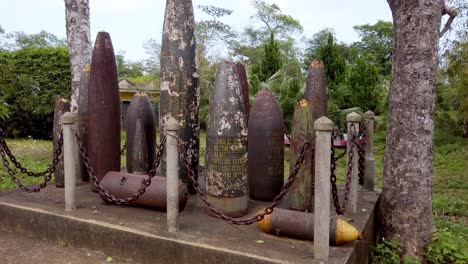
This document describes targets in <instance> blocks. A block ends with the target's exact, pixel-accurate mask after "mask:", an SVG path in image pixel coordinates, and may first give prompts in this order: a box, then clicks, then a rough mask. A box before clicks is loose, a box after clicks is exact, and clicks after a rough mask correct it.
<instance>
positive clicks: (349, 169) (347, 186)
mask: <svg viewBox="0 0 468 264" xmlns="http://www.w3.org/2000/svg"><path fill="white" fill-rule="evenodd" d="M353 130H355V128H354V125H353V124H351V135H352V137H353V139H352V140H351V141H350V142H351V143H352V144H351V145H350V147H349V151H348V150H346V151H345V152H344V154H346V153H347V154H348V160H347V164H346V168H347V169H346V181H345V192H344V199H343V204H342V205H341V206H340V200H339V198H338V187H337V186H336V174H335V169H336V161H337V160H338V159H339V158H341V157H343V156H344V155H343V153H342V154H341V155H339V156H338V157H335V147H334V145H333V137H332V138H331V141H332V142H331V166H330V182H331V187H332V197H333V204H334V206H335V211H336V213H337V214H338V215H344V213H345V211H346V207H347V206H348V202H349V193H350V191H351V181H352V176H353V157H354V146H355V145H356V143H357V142H356V140H355V137H356V134H355V133H354V132H355V131H354V132H353Z"/></svg>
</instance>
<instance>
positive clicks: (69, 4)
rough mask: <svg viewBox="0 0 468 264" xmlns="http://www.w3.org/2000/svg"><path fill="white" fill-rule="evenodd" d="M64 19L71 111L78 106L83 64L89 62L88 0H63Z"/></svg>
mask: <svg viewBox="0 0 468 264" xmlns="http://www.w3.org/2000/svg"><path fill="white" fill-rule="evenodd" d="M65 19H66V22H67V23H66V28H67V45H68V52H69V56H70V63H71V72H72V83H71V91H72V92H71V94H72V96H71V110H72V111H73V110H75V109H77V108H78V90H79V87H80V79H81V72H82V70H83V67H84V66H85V64H87V63H91V41H90V39H91V36H90V22H89V0H80V1H77V0H65Z"/></svg>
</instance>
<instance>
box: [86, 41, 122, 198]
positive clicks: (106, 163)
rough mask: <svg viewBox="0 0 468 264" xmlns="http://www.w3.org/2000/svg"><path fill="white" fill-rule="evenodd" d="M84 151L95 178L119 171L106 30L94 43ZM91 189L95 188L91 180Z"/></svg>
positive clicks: (113, 69)
mask: <svg viewBox="0 0 468 264" xmlns="http://www.w3.org/2000/svg"><path fill="white" fill-rule="evenodd" d="M88 152H89V159H90V162H91V166H92V167H93V168H94V171H95V172H96V177H97V178H98V179H99V180H101V179H102V177H104V175H105V174H106V173H107V172H109V171H120V98H119V82H118V79H117V66H116V62H115V55H114V49H113V47H112V41H111V38H110V35H109V33H106V32H99V33H98V35H97V38H96V43H95V44H94V50H93V56H92V62H91V76H90V86H89V92H88ZM91 189H92V190H94V191H96V187H95V186H94V184H93V183H92V181H91Z"/></svg>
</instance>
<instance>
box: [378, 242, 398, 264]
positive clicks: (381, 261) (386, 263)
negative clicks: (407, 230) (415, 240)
mask: <svg viewBox="0 0 468 264" xmlns="http://www.w3.org/2000/svg"><path fill="white" fill-rule="evenodd" d="M400 251H401V246H400V244H399V243H398V242H395V241H383V242H381V243H379V244H378V245H377V246H376V247H375V248H374V249H373V250H372V262H373V263H376V264H400V255H399V254H400Z"/></svg>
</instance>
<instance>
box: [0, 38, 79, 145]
mask: <svg viewBox="0 0 468 264" xmlns="http://www.w3.org/2000/svg"><path fill="white" fill-rule="evenodd" d="M70 83H71V73H70V63H69V58H68V51H67V49H66V48H65V47H40V48H23V49H20V50H16V51H11V52H9V51H3V52H0V87H1V88H2V89H0V90H1V92H0V102H1V104H2V107H0V109H3V110H0V112H2V113H3V114H2V119H4V120H5V121H4V122H3V123H2V125H1V126H2V127H4V129H5V130H6V131H7V133H10V134H12V135H14V136H28V135H31V136H33V137H41V138H44V137H49V136H50V135H51V133H52V121H53V120H52V119H53V112H54V105H55V100H56V99H57V98H59V97H62V98H68V97H69V96H70V89H69V87H70ZM5 113H6V114H5Z"/></svg>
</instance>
